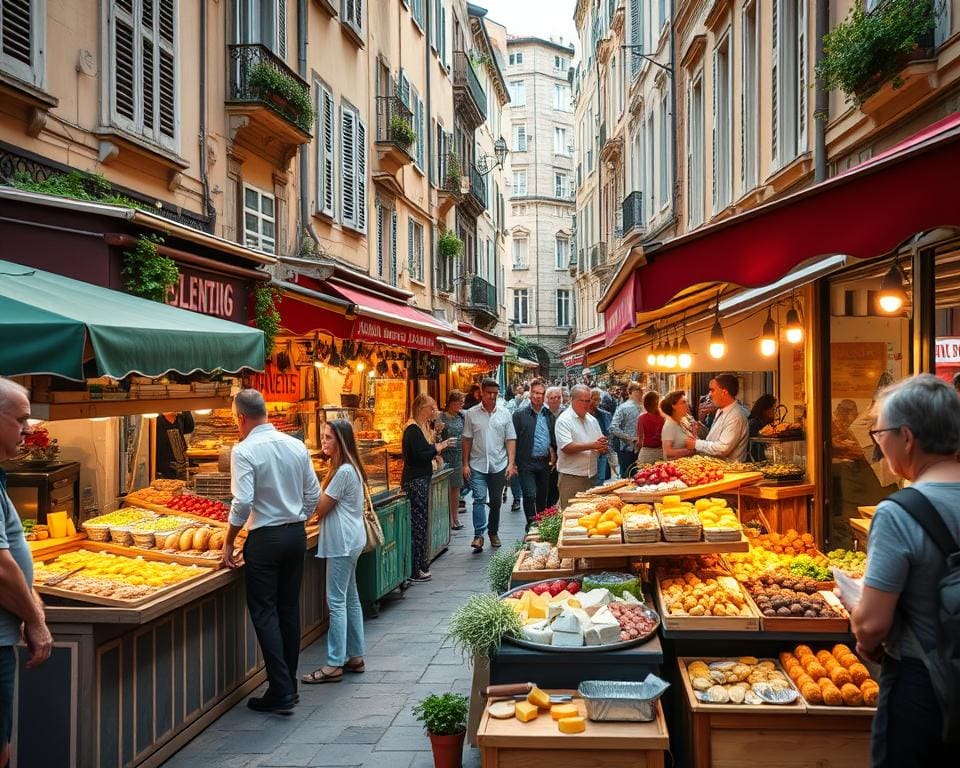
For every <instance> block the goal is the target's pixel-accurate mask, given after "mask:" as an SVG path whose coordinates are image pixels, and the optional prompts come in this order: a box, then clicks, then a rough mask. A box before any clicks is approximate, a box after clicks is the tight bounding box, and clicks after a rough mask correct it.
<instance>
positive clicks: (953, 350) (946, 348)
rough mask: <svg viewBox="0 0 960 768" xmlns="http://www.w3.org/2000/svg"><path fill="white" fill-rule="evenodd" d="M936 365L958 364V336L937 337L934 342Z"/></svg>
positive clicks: (959, 360) (959, 343)
mask: <svg viewBox="0 0 960 768" xmlns="http://www.w3.org/2000/svg"><path fill="white" fill-rule="evenodd" d="M936 355H937V357H936V361H937V365H960V338H956V337H944V336H940V337H938V338H937V344H936Z"/></svg>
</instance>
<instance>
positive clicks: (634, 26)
mask: <svg viewBox="0 0 960 768" xmlns="http://www.w3.org/2000/svg"><path fill="white" fill-rule="evenodd" d="M641 13H642V11H641V9H640V0H630V45H640V44H641V40H640V37H641V35H642V34H643V26H642V25H643V21H642V17H641V16H640V14H641ZM637 53H639V51H634V50H632V49H631V50H630V74H631V75H633V76H634V77H636V75H637V73H638V72H639V71H640V62H641V61H642V59H641V58H640V57H639V56H637V55H636V54H637Z"/></svg>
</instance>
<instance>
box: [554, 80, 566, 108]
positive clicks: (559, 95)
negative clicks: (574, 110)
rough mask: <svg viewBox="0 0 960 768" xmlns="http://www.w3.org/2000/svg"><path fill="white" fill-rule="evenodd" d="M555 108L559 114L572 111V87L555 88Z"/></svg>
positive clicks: (561, 86) (560, 86)
mask: <svg viewBox="0 0 960 768" xmlns="http://www.w3.org/2000/svg"><path fill="white" fill-rule="evenodd" d="M553 108H554V109H555V110H557V111H558V112H569V111H570V86H567V85H554V86H553Z"/></svg>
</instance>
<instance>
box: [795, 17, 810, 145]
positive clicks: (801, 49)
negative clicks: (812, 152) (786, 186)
mask: <svg viewBox="0 0 960 768" xmlns="http://www.w3.org/2000/svg"><path fill="white" fill-rule="evenodd" d="M808 95H809V94H808V93H807V4H806V2H805V1H804V0H797V154H798V155H799V154H801V153H803V152H806V151H807V103H808V101H807V99H808Z"/></svg>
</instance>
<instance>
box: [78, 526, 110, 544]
mask: <svg viewBox="0 0 960 768" xmlns="http://www.w3.org/2000/svg"><path fill="white" fill-rule="evenodd" d="M81 527H82V528H83V530H85V531H86V532H87V538H88V539H90V541H110V526H109V525H97V524H96V523H83V524H82V525H81Z"/></svg>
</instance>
